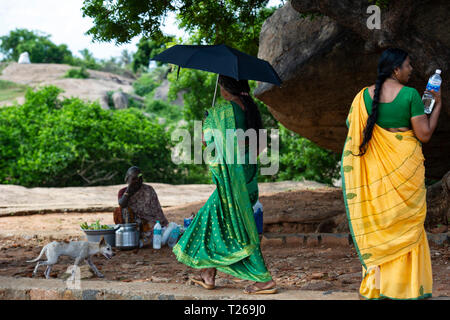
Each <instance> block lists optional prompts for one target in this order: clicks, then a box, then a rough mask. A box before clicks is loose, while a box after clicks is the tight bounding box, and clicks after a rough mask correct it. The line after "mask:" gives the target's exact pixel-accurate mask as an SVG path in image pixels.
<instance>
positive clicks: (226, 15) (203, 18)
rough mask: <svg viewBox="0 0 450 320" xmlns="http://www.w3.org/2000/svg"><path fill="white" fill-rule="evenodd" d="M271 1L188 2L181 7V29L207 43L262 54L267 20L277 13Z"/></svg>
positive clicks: (224, 0) (187, 0)
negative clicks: (260, 35)
mask: <svg viewBox="0 0 450 320" xmlns="http://www.w3.org/2000/svg"><path fill="white" fill-rule="evenodd" d="M268 2H269V1H267V0H254V1H243V0H241V1H236V0H222V1H217V0H206V1H196V0H185V1H184V2H183V4H182V5H181V6H180V8H179V13H178V19H180V21H181V23H180V27H181V28H185V29H186V30H187V31H188V32H190V33H191V34H196V36H197V38H198V39H201V40H202V41H203V42H204V43H207V44H219V43H224V44H228V45H230V46H233V47H235V48H237V49H239V50H242V51H244V52H246V53H248V54H251V55H256V54H257V53H258V45H259V34H260V31H261V26H262V24H263V23H264V21H265V20H266V19H267V18H268V17H269V16H270V15H271V14H272V13H273V12H274V11H275V10H276V8H275V7H272V8H267V4H268Z"/></svg>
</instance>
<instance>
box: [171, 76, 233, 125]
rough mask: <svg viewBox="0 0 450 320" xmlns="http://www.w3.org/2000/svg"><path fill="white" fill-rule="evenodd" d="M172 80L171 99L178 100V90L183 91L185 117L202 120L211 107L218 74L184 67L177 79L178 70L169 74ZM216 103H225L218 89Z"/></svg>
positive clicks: (186, 118) (188, 119) (187, 119)
mask: <svg viewBox="0 0 450 320" xmlns="http://www.w3.org/2000/svg"><path fill="white" fill-rule="evenodd" d="M167 78H168V80H169V81H170V89H169V94H168V97H169V100H172V101H173V100H176V99H177V97H178V92H180V91H183V92H184V93H183V101H184V119H185V120H186V121H190V120H201V119H203V117H204V113H205V110H206V109H208V108H211V104H212V101H213V97H214V89H215V86H216V79H217V75H216V74H214V73H210V72H205V71H200V70H194V69H182V70H181V71H180V74H179V78H178V80H177V72H171V73H169V75H168V77H167ZM217 91H218V92H217V96H216V103H224V102H225V101H224V100H223V99H222V97H221V95H220V91H219V88H218V90H217Z"/></svg>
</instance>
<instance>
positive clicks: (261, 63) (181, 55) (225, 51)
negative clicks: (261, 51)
mask: <svg viewBox="0 0 450 320" xmlns="http://www.w3.org/2000/svg"><path fill="white" fill-rule="evenodd" d="M152 60H156V61H161V62H166V63H172V64H176V65H178V72H179V71H180V67H183V68H191V69H198V70H204V71H209V72H214V73H218V74H223V75H225V76H229V77H232V78H234V79H236V80H257V81H263V82H269V83H273V84H276V85H278V86H279V85H280V84H281V79H280V77H279V76H278V74H277V73H276V71H275V70H274V69H273V67H272V66H271V65H270V63H268V62H267V61H265V60H262V59H258V58H256V57H253V56H251V55H248V54H246V53H243V52H241V51H239V50H236V49H234V48H230V47H229V46H227V45H224V44H219V45H180V44H178V45H175V46H173V47H171V48H169V49H167V50H164V51H163V52H161V53H160V54H158V55H156V56H155V57H153V59H152ZM217 79H218V78H217ZM216 92H217V82H216V91H215V92H214V100H213V106H214V102H215V99H216Z"/></svg>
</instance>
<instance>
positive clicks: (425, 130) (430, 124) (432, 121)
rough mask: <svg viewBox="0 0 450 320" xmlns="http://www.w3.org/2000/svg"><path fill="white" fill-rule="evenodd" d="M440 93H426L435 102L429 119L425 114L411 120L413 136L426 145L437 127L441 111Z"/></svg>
mask: <svg viewBox="0 0 450 320" xmlns="http://www.w3.org/2000/svg"><path fill="white" fill-rule="evenodd" d="M441 91H442V90H439V91H434V90H432V91H427V92H429V93H431V94H432V95H433V97H434V100H435V105H434V109H433V112H432V113H431V115H430V117H428V116H427V115H426V114H423V115H420V116H415V117H412V118H411V125H412V128H413V130H414V134H415V135H416V137H417V139H419V140H420V141H421V142H423V143H427V142H428V141H430V139H431V136H432V135H433V132H434V130H435V129H436V127H437V123H438V119H439V114H440V113H441V109H442V101H441Z"/></svg>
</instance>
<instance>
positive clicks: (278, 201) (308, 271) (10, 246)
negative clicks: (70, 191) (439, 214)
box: [0, 189, 450, 297]
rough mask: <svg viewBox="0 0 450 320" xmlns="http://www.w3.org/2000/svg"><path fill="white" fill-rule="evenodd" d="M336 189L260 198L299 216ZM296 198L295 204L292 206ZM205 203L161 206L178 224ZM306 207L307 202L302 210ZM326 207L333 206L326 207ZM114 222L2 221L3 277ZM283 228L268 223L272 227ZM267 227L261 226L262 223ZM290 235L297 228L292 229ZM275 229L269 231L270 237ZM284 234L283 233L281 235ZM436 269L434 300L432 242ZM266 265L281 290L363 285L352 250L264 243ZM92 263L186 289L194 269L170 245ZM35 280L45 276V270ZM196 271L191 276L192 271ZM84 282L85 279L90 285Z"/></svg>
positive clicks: (442, 274)
mask: <svg viewBox="0 0 450 320" xmlns="http://www.w3.org/2000/svg"><path fill="white" fill-rule="evenodd" d="M338 196H339V192H337V193H336V190H331V191H330V190H329V191H324V190H323V189H317V190H309V191H308V190H304V191H290V192H282V193H277V194H271V195H267V194H266V195H264V196H261V202H262V203H263V205H264V208H265V210H264V215H265V220H270V219H272V221H273V222H274V221H276V218H277V217H278V213H279V212H288V213H290V214H293V215H294V216H295V215H296V211H295V210H303V211H305V210H324V209H325V208H329V209H328V210H331V209H333V206H335V205H336V201H337V200H336V199H338V198H337V197H338ZM293 201H296V203H299V205H298V206H297V207H295V206H293ZM203 203H204V201H197V202H193V203H190V204H188V205H183V206H176V207H170V208H165V209H164V212H165V214H166V216H167V218H168V219H169V221H174V222H177V223H179V224H181V223H182V221H183V218H184V217H187V216H189V215H190V214H191V213H192V212H197V211H198V209H199V208H200V207H201V206H202V205H203ZM303 203H305V204H306V203H308V205H305V206H303ZM330 208H331V209H330ZM97 219H100V220H101V222H102V223H104V224H109V223H113V219H112V213H109V212H108V213H98V212H97V213H95V212H94V213H70V212H65V213H62V212H60V213H52V214H36V215H31V216H17V217H16V216H13V217H1V218H0V275H2V276H17V277H30V276H31V272H32V270H33V268H34V264H29V263H26V262H25V261H26V260H30V259H33V258H35V257H36V256H37V255H38V254H39V252H40V250H41V248H42V246H43V245H44V244H46V243H48V242H49V241H50V240H75V239H81V238H83V232H82V231H81V230H80V229H79V224H80V223H81V222H84V221H87V222H94V221H95V220H97ZM275 226H278V227H279V228H282V227H283V225H282V224H281V225H277V224H275V223H274V224H273V228H275ZM265 228H266V226H265ZM289 230H291V231H292V232H295V231H297V230H296V229H295V228H289ZM274 231H275V230H272V232H274ZM284 231H286V230H284ZM430 248H431V257H432V264H433V281H434V289H433V290H434V291H433V295H434V296H436V297H437V296H450V278H449V277H448V274H449V271H450V265H448V260H449V257H450V253H449V250H448V247H446V246H445V247H442V246H441V247H438V246H436V245H434V244H433V243H430ZM262 251H263V254H264V258H265V261H266V263H267V266H268V268H269V270H270V271H271V272H272V275H273V277H274V279H275V281H276V282H277V283H278V285H279V286H280V287H281V288H286V289H300V290H319V291H344V292H357V290H358V288H359V285H360V281H361V265H360V263H359V260H358V257H357V255H356V252H355V250H354V248H353V247H352V246H342V245H341V246H338V245H334V246H333V245H322V246H305V245H301V244H294V243H287V244H283V245H282V244H281V242H276V241H271V240H267V239H266V238H263V239H262ZM71 263H73V261H72V259H70V258H67V257H63V258H61V260H60V262H59V263H58V264H57V265H56V266H55V267H54V268H53V272H52V277H55V278H56V277H62V276H63V273H64V271H65V270H66V269H67V267H68V266H69V265H70V264H71ZM94 263H95V264H96V265H97V266H99V267H100V268H101V270H102V272H103V273H104V274H105V276H106V277H105V279H106V280H115V281H124V282H145V281H152V282H159V283H178V284H183V285H184V284H188V283H189V281H188V276H189V274H190V273H192V272H193V270H192V269H190V268H188V267H186V266H185V265H183V264H181V263H178V262H177V260H176V259H175V257H174V255H173V254H172V252H171V250H170V249H169V248H168V247H163V248H162V249H161V250H154V249H152V248H143V249H140V250H138V251H119V250H117V249H115V256H114V257H113V259H112V260H110V261H107V260H106V259H105V258H103V257H100V256H98V257H95V258H94ZM43 271H44V270H43V269H42V270H41V273H40V274H39V277H43V275H42V272H43ZM194 272H195V271H194ZM87 281H89V279H88V280H87ZM248 284H249V282H248V281H242V280H238V279H236V278H233V277H231V276H228V275H226V274H223V273H219V274H218V278H217V285H218V286H219V287H234V288H236V287H237V288H244V287H245V286H246V285H248Z"/></svg>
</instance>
